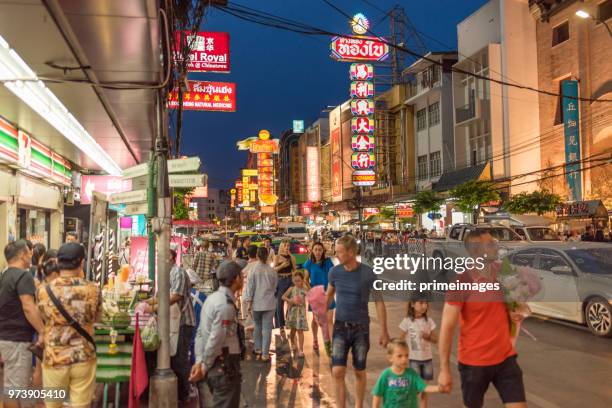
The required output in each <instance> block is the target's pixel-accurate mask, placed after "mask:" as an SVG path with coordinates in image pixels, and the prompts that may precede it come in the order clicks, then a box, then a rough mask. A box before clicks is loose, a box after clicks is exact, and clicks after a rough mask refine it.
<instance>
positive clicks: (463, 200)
mask: <svg viewBox="0 0 612 408" xmlns="http://www.w3.org/2000/svg"><path fill="white" fill-rule="evenodd" d="M450 194H451V196H452V197H453V198H454V201H455V206H456V207H457V208H459V210H461V212H464V213H467V214H474V212H475V211H476V210H477V209H478V208H479V207H480V205H482V204H484V203H488V202H489V201H496V200H499V193H498V192H497V191H495V190H494V189H493V183H491V182H490V181H480V180H470V181H466V182H465V183H463V184H460V185H458V186H457V187H455V188H453V189H452V190H451V191H450Z"/></svg>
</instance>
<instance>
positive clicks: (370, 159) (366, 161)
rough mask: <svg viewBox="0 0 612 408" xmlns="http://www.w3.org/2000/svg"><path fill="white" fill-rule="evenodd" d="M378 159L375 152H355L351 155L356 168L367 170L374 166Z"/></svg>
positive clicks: (352, 164) (352, 163)
mask: <svg viewBox="0 0 612 408" xmlns="http://www.w3.org/2000/svg"><path fill="white" fill-rule="evenodd" d="M375 164H376V159H375V157H374V153H353V154H352V155H351V166H353V168H354V169H355V170H367V169H371V168H373V167H374V165H375Z"/></svg>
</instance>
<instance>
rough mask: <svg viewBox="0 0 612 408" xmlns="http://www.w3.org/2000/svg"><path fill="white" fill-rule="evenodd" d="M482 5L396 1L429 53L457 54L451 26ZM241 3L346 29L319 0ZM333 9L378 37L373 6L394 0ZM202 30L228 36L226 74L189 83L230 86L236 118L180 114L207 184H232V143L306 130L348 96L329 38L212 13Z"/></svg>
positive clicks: (237, 161)
mask: <svg viewBox="0 0 612 408" xmlns="http://www.w3.org/2000/svg"><path fill="white" fill-rule="evenodd" d="M230 3H232V0H230ZM368 3H370V4H373V5H375V6H376V7H373V6H371V5H370V4H368ZM484 3H486V1H485V0H460V1H454V0H432V1H416V0H411V1H403V2H400V4H401V5H402V6H403V7H404V9H405V12H406V14H407V15H408V17H409V18H410V20H411V21H412V23H413V25H414V27H415V28H416V30H418V31H419V32H421V33H423V34H424V35H421V38H422V40H423V41H424V42H425V45H426V46H427V48H428V49H429V50H434V51H443V50H448V49H456V46H457V38H456V37H457V34H456V33H457V31H456V30H457V29H456V26H457V23H458V22H460V21H461V20H463V19H464V18H466V17H467V16H469V15H470V14H471V13H473V12H474V11H475V10H477V9H478V8H479V7H480V6H481V5H482V4H484ZM239 4H241V5H245V6H248V7H252V8H255V9H257V10H261V11H266V12H268V13H272V14H275V15H277V16H281V17H286V18H290V19H292V20H297V21H300V22H305V23H309V24H312V25H314V26H316V27H320V28H323V29H326V30H329V31H332V32H345V33H348V32H349V30H350V27H349V25H348V23H347V22H346V18H345V17H344V16H343V15H341V14H339V13H338V12H337V11H336V10H333V9H332V8H330V7H329V6H328V5H327V4H325V3H324V2H323V1H321V0H308V1H307V0H265V1H254V0H240V2H239ZM334 4H336V5H337V6H338V7H340V8H341V9H342V10H344V11H345V12H347V13H349V14H350V15H353V14H355V13H358V12H361V13H364V14H365V15H366V17H368V18H369V19H370V22H371V24H374V26H373V27H372V30H373V31H374V32H375V33H376V34H378V35H388V34H389V20H388V19H386V20H384V21H383V22H380V23H378V24H376V23H377V22H379V21H380V20H381V18H382V17H383V16H384V14H383V13H382V11H380V10H378V8H379V9H381V10H390V9H391V8H392V7H393V6H394V5H395V4H398V1H397V0H334ZM202 31H227V32H229V33H230V53H231V55H230V62H231V73H230V74H208V73H207V74H198V73H193V74H190V75H189V78H190V79H199V80H210V81H222V82H235V83H236V96H237V110H236V112H234V113H224V112H186V113H185V116H184V127H183V135H182V137H183V141H182V147H181V153H182V154H185V155H189V156H192V155H198V156H200V157H201V159H202V163H203V168H204V172H206V173H208V176H209V179H208V180H209V185H210V187H217V188H227V187H230V186H231V185H232V184H233V181H234V180H235V179H236V177H238V175H239V169H240V168H241V167H242V166H243V165H244V163H245V160H246V153H245V152H239V151H238V150H237V149H236V141H238V140H241V139H244V138H247V137H250V136H255V135H257V132H258V131H259V130H260V129H268V130H270V132H271V133H272V136H273V137H279V135H280V133H281V132H282V131H283V130H286V129H289V128H291V125H292V120H293V119H303V120H304V121H305V124H306V126H308V124H309V123H312V122H313V121H315V120H316V119H317V118H318V117H319V115H320V111H321V110H322V109H325V108H326V107H327V106H329V105H338V104H339V103H341V102H343V101H344V100H346V99H347V98H348V94H349V80H348V64H347V63H340V62H336V61H334V60H332V59H331V58H330V57H329V42H330V38H327V37H324V36H318V37H311V36H305V35H302V34H298V33H292V32H288V31H282V30H278V29H275V28H271V27H264V26H260V25H257V24H254V23H250V22H246V21H243V20H239V19H238V18H236V17H233V16H230V15H227V14H225V13H222V12H220V11H217V10H214V9H213V10H210V11H209V12H208V15H207V21H206V22H205V23H204V24H203V26H202ZM428 37H431V38H433V39H435V40H437V41H438V42H436V41H434V40H432V39H431V38H428ZM409 44H410V41H409ZM407 61H408V63H410V62H411V60H407ZM407 65H409V64H407Z"/></svg>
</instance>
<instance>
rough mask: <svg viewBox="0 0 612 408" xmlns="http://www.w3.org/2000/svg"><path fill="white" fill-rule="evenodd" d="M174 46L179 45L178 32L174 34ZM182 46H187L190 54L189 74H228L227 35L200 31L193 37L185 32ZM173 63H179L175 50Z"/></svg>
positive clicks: (178, 56)
mask: <svg viewBox="0 0 612 408" xmlns="http://www.w3.org/2000/svg"><path fill="white" fill-rule="evenodd" d="M175 35H176V44H180V38H181V37H180V32H178V31H177V32H176V33H175ZM183 41H184V44H186V45H189V46H190V48H191V54H189V62H188V63H187V70H188V71H189V72H224V73H228V72H230V48H229V34H228V33H212V32H205V31H200V32H199V33H197V34H196V35H195V36H192V35H191V32H189V31H185V32H184V36H183ZM174 61H175V62H180V53H178V52H177V50H175V54H174Z"/></svg>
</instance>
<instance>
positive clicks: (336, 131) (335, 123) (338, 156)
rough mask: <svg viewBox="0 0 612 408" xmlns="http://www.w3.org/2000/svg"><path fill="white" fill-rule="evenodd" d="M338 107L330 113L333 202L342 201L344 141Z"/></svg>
mask: <svg viewBox="0 0 612 408" xmlns="http://www.w3.org/2000/svg"><path fill="white" fill-rule="evenodd" d="M341 109H342V108H341V107H340V106H338V107H336V108H335V109H334V110H333V111H331V112H330V115H329V116H330V126H329V129H330V139H331V172H332V174H331V190H332V201H342V139H341V137H340V136H341V131H340V127H341V123H340V116H341V115H340V112H341Z"/></svg>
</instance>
